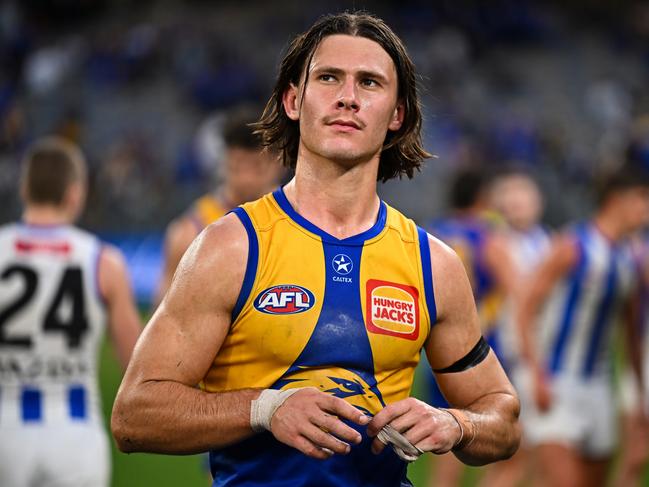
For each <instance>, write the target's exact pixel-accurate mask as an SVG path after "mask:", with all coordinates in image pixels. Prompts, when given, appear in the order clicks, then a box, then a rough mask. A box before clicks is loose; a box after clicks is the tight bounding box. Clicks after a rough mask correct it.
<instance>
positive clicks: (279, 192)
mask: <svg viewBox="0 0 649 487" xmlns="http://www.w3.org/2000/svg"><path fill="white" fill-rule="evenodd" d="M273 198H274V199H275V201H276V202H277V204H278V205H279V207H280V208H281V209H282V211H284V213H286V214H287V215H288V217H289V218H290V219H291V220H293V221H294V222H295V223H296V224H298V225H299V226H301V227H302V228H304V229H305V230H307V231H309V232H311V233H313V234H315V235H317V236H319V237H320V238H321V239H322V241H323V242H327V243H333V244H336V245H362V244H363V243H365V242H366V241H367V240H370V239H373V238H374V237H376V236H377V235H378V234H379V233H381V232H382V231H383V229H384V228H385V222H386V220H387V214H388V211H387V207H386V204H385V202H384V201H383V200H381V204H380V205H379V214H378V217H377V219H376V222H375V223H374V225H372V227H370V228H369V229H367V230H365V231H364V232H361V233H359V234H357V235H352V236H351V237H347V238H343V239H339V238H336V237H334V236H333V235H331V234H330V233H327V232H325V231H324V230H322V229H321V228H320V227H318V226H317V225H314V224H313V223H311V222H310V221H309V220H307V219H306V218H304V217H303V216H302V215H300V214H299V213H298V212H297V211H295V209H294V208H293V206H291V203H290V202H289V201H288V198H287V197H286V194H284V188H283V187H281V186H280V187H279V188H277V189H276V190H275V191H274V192H273Z"/></svg>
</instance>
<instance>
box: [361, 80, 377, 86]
mask: <svg viewBox="0 0 649 487" xmlns="http://www.w3.org/2000/svg"><path fill="white" fill-rule="evenodd" d="M361 83H362V85H363V86H368V87H374V86H379V82H378V81H376V80H375V79H372V78H365V79H364V80H362V81H361Z"/></svg>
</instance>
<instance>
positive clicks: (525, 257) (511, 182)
mask: <svg viewBox="0 0 649 487" xmlns="http://www.w3.org/2000/svg"><path fill="white" fill-rule="evenodd" d="M491 198H492V206H493V209H494V210H495V211H497V212H498V214H499V215H500V216H502V218H503V219H504V220H505V223H506V226H505V228H502V229H501V231H500V233H501V235H502V237H503V238H504V241H505V245H506V248H507V251H508V254H509V255H510V257H511V263H512V264H513V267H514V269H513V270H514V272H515V275H516V277H515V286H514V291H513V293H512V295H511V296H508V299H507V300H506V301H505V302H504V303H503V306H502V309H501V312H500V314H499V316H498V325H497V327H496V328H495V330H494V331H495V333H497V335H498V343H499V345H500V353H501V361H502V362H503V363H504V364H506V366H507V369H508V374H509V377H510V380H512V383H513V384H514V387H516V389H517V390H518V391H519V395H520V391H524V390H526V389H527V387H522V386H523V384H522V381H523V380H525V375H524V374H522V373H520V371H519V368H520V357H519V354H520V344H519V337H518V329H517V327H516V325H515V321H514V319H515V312H514V308H515V306H516V302H517V300H518V298H519V297H520V295H521V291H522V290H524V289H525V286H526V285H527V284H528V282H529V280H530V277H531V276H532V274H533V272H534V270H535V269H536V267H537V266H538V265H539V263H540V262H541V261H542V260H543V259H544V258H545V256H546V255H547V252H548V250H549V246H550V236H549V234H548V232H547V230H546V229H545V228H544V227H543V226H541V225H540V224H539V219H540V218H541V215H542V212H543V196H542V195H541V192H540V190H539V187H538V186H537V184H536V182H535V181H534V179H533V178H532V177H531V176H530V175H529V174H527V173H526V172H524V171H522V170H510V171H507V172H505V173H503V174H501V175H499V176H498V177H497V178H496V179H495V181H494V182H493V184H492V185H491ZM530 399H531V398H529V399H528V398H526V401H527V402H529V401H530ZM526 419H527V409H526V408H525V409H522V410H521V415H520V421H521V426H522V428H523V435H524V434H525V421H526ZM526 456H527V455H526V451H525V445H524V440H523V442H522V443H521V448H519V451H518V452H516V454H515V455H514V456H513V457H512V458H511V459H509V460H505V461H502V462H497V463H494V464H492V465H489V466H488V467H487V472H486V474H485V475H484V476H483V478H482V480H481V485H482V486H485V487H486V486H498V487H507V486H516V485H519V484H520V483H521V481H522V480H523V479H524V478H526V473H527V458H526Z"/></svg>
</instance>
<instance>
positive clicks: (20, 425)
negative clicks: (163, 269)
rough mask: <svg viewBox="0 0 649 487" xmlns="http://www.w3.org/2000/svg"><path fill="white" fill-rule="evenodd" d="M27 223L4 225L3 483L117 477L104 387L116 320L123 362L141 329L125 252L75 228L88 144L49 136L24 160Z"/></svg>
mask: <svg viewBox="0 0 649 487" xmlns="http://www.w3.org/2000/svg"><path fill="white" fill-rule="evenodd" d="M22 169H23V174H22V185H21V195H22V199H23V202H24V213H23V216H22V221H21V222H18V223H14V224H7V225H4V226H2V227H0V485H3V486H5V485H6V486H12V487H23V486H25V487H26V486H34V485H39V486H107V485H108V484H109V480H110V448H109V444H108V441H107V437H106V435H105V432H104V427H103V417H102V414H101V411H100V404H99V403H100V398H99V392H98V385H97V378H96V376H97V361H98V354H99V350H98V348H99V345H100V343H101V339H102V337H103V334H104V328H105V325H106V323H107V324H108V328H109V331H110V335H111V338H112V340H113V344H114V346H115V350H116V352H117V355H118V358H119V361H120V363H121V365H122V367H123V368H126V365H127V364H128V361H129V358H130V355H131V352H132V350H133V346H134V345H135V341H136V340H137V337H138V335H139V333H140V328H141V325H140V321H139V317H138V314H137V311H136V308H135V305H134V301H133V297H132V295H131V291H130V286H129V282H128V276H127V270H126V268H125V265H124V260H123V258H122V255H121V253H120V252H119V251H118V250H116V249H115V248H112V247H106V246H104V245H102V243H101V242H100V241H99V240H98V239H97V238H96V237H95V236H93V235H91V234H89V233H87V232H85V231H83V230H80V229H78V228H76V227H74V226H72V224H73V222H74V221H75V220H76V219H77V217H78V216H79V214H80V212H81V210H82V209H83V207H84V201H85V195H86V165H85V161H84V158H83V155H82V154H81V151H80V150H79V149H78V148H77V147H76V146H75V145H73V144H71V143H69V142H67V141H64V140H63V139H59V138H53V137H52V138H45V139H42V140H39V141H37V142H36V143H35V144H34V145H33V146H32V147H31V148H30V149H29V151H28V152H27V155H26V156H25V158H24V161H23V168H22Z"/></svg>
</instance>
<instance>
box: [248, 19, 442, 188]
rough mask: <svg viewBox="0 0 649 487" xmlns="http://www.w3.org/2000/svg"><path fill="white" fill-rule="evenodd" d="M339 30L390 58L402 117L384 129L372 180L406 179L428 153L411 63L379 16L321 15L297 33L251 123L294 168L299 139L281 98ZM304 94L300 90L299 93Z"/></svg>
mask: <svg viewBox="0 0 649 487" xmlns="http://www.w3.org/2000/svg"><path fill="white" fill-rule="evenodd" d="M335 34H345V35H350V36H358V37H365V38H367V39H370V40H373V41H374V42H376V43H378V44H379V45H380V46H381V47H382V48H383V49H384V50H385V51H386V52H387V53H388V55H389V56H390V57H391V58H392V61H393V62H394V65H395V68H396V72H397V80H398V91H397V97H398V99H399V101H400V102H402V103H403V104H404V112H405V113H404V120H403V123H402V124H401V127H400V128H399V130H398V131H394V132H393V131H388V133H387V135H386V138H385V142H384V143H383V150H382V152H381V160H380V163H379V172H378V176H377V180H379V181H382V182H385V181H387V180H389V179H392V178H396V177H399V178H401V177H402V176H403V175H404V174H405V175H406V176H408V178H412V177H413V175H414V170H415V169H417V170H419V169H420V167H421V164H422V162H423V160H424V159H426V158H428V157H431V155H430V154H429V153H428V152H426V150H424V148H423V145H422V142H421V119H422V117H421V105H420V102H419V95H418V93H417V80H416V75H415V66H414V64H413V62H412V60H411V59H410V57H409V56H408V53H407V52H406V48H405V47H404V45H403V43H402V42H401V39H399V37H397V35H396V34H395V33H394V32H392V29H390V27H388V26H387V24H386V23H385V22H383V20H381V19H379V18H377V17H375V16H373V15H370V14H368V13H365V12H354V13H349V12H345V13H341V14H335V15H326V16H324V17H322V18H320V19H319V20H318V21H317V22H316V23H315V24H314V25H313V26H312V27H311V28H310V29H309V30H308V31H306V32H305V33H303V34H300V35H298V36H297V37H296V38H295V39H293V41H292V42H291V43H290V45H289V46H288V50H287V52H286V54H285V55H284V59H283V60H282V62H281V64H280V68H279V73H278V75H277V80H276V83H275V88H274V90H273V94H272V95H271V97H270V100H268V103H267V104H266V107H265V109H264V112H263V114H262V116H261V119H260V120H259V121H258V122H257V123H256V124H254V125H253V126H254V128H255V129H256V132H257V133H259V134H260V135H261V137H262V140H263V143H264V145H265V146H266V147H268V148H270V149H273V150H277V151H278V152H280V154H281V157H282V162H283V163H284V165H285V166H287V167H290V168H293V169H294V168H295V165H296V163H297V152H298V147H299V143H300V127H299V122H298V121H295V120H291V119H290V118H289V117H288V116H287V115H286V112H285V111H284V106H283V104H282V97H283V95H284V92H285V91H286V90H287V89H288V88H289V86H290V85H291V84H293V85H295V86H297V85H298V84H299V82H300V78H301V76H302V74H303V73H304V72H305V70H306V68H307V67H308V66H309V65H310V64H311V60H312V58H313V55H314V53H315V50H316V48H317V47H318V45H319V44H320V42H322V40H323V39H324V38H325V37H327V36H330V35H335ZM303 95H304V92H303V93H302V96H303Z"/></svg>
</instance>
